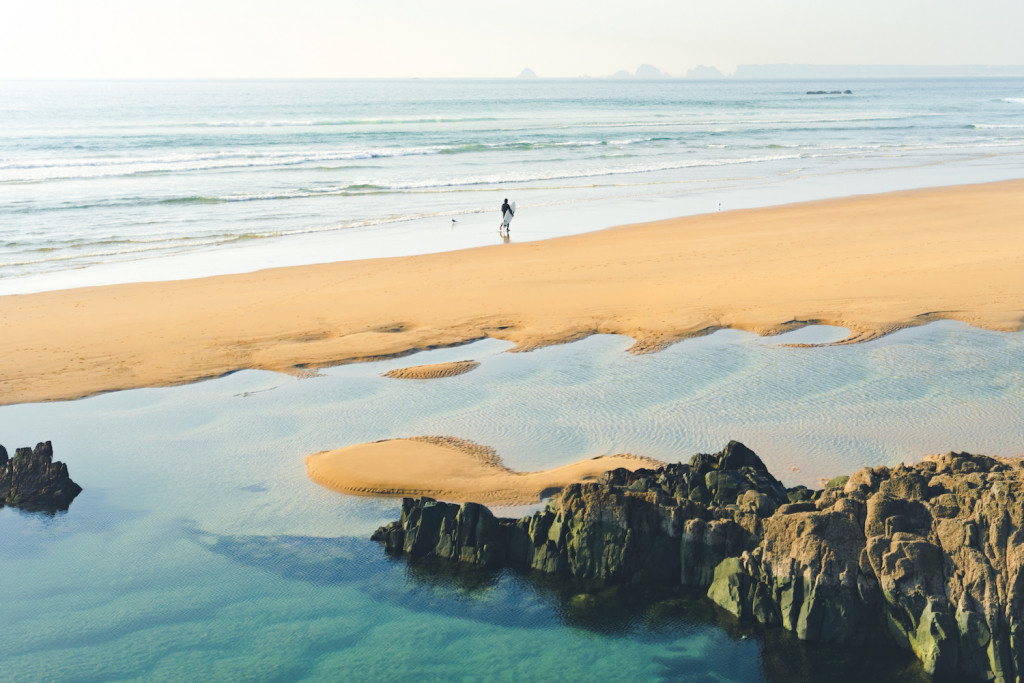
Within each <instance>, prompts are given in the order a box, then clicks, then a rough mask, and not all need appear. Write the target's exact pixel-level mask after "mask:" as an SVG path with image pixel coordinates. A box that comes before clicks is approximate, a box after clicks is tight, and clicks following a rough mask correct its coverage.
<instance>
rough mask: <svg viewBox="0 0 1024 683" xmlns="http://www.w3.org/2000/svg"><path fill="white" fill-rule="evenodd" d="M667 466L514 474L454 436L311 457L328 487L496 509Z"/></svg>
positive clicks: (590, 464) (596, 465)
mask: <svg viewBox="0 0 1024 683" xmlns="http://www.w3.org/2000/svg"><path fill="white" fill-rule="evenodd" d="M661 465H664V463H662V462H660V461H658V460H653V459H651V458H641V457H637V456H634V455H628V454H623V455H611V456H602V457H596V458H590V459H587V460H581V461H579V462H575V463H572V464H569V465H565V466H564V467H557V468H555V469H551V470H545V471H542V472H515V471H513V470H510V469H508V468H507V467H505V466H504V465H503V464H502V462H501V459H500V458H499V457H498V455H497V454H496V453H495V452H494V451H493V450H492V449H490V448H488V447H486V446H481V445H479V444H475V443H472V442H470V441H464V440H461V439H456V438H451V437H417V438H412V439H391V440H388V441H376V442H374V443H364V444H358V445H356V446H349V447H347V448H339V449H337V450H333V451H325V452H323V453H315V454H313V455H310V456H308V457H307V458H306V471H307V473H308V474H309V477H310V478H311V479H312V480H313V481H315V482H317V483H318V484H320V485H321V486H325V487H327V488H329V489H333V490H335V491H339V492H341V493H350V494H355V495H364V496H388V497H401V496H414V497H420V496H430V497H432V498H441V499H444V500H447V501H455V502H466V501H473V502H480V503H488V504H491V505H513V504H519V503H536V502H538V501H540V500H541V499H542V498H544V497H547V496H550V495H551V494H552V493H554V492H555V491H558V490H560V489H562V488H563V487H564V486H566V485H567V484H571V483H573V482H577V481H585V480H590V479H594V478H596V477H597V476H598V475H600V474H601V473H603V472H607V471H608V470H613V469H616V468H619V467H622V468H625V469H628V470H636V469H639V468H652V469H653V468H656V467H659V466H661Z"/></svg>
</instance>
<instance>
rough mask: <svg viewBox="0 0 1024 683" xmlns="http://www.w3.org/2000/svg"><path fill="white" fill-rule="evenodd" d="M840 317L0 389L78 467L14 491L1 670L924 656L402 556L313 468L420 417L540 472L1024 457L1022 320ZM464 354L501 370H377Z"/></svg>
mask: <svg viewBox="0 0 1024 683" xmlns="http://www.w3.org/2000/svg"><path fill="white" fill-rule="evenodd" d="M842 336H843V332H842V331H841V330H835V329H834V328H833V329H828V328H825V329H822V328H815V329H805V330H801V331H798V332H794V333H791V334H790V335H782V336H780V337H774V338H760V337H757V336H756V335H752V334H747V333H742V332H736V331H729V330H725V331H721V332H717V333H715V334H712V335H709V336H707V337H703V338H699V339H693V340H688V341H686V342H683V343H680V344H676V345H674V346H672V347H670V348H668V349H666V350H665V351H662V352H660V353H657V354H652V355H646V356H633V355H630V354H628V353H626V352H625V350H626V349H627V348H628V347H629V346H630V344H631V340H629V339H626V338H623V337H615V336H595V337H591V338H588V339H586V340H583V341H580V342H577V343H573V344H568V345H563V346H556V347H550V348H545V349H541V350H538V351H534V352H531V353H508V352H507V351H508V349H509V346H510V345H509V344H507V343H504V342H501V341H497V340H485V341H482V342H478V343H475V344H472V345H467V346H463V347H457V348H450V349H441V350H435V351H430V352H426V353H421V354H416V355H415V356H410V357H406V358H402V359H395V360H391V361H386V362H379V363H367V364H360V365H348V366H339V367H335V368H329V369H326V370H322V371H320V372H319V373H318V374H317V375H316V376H313V377H308V378H297V377H291V376H284V375H278V374H274V373H269V372H259V371H245V372H238V373H235V374H232V375H229V376H227V377H223V378H220V379H217V380H211V381H207V382H202V383H197V384H192V385H188V386H180V387H169V388H159V389H140V390H133V391H125V392H117V393H112V394H105V395H101V396H96V397H92V398H88V399H83V400H79V401H68V402H59V403H44V404H25V405H16V406H6V407H0V443H2V444H4V445H5V446H6V447H7V448H8V450H12V449H13V448H15V447H18V446H24V445H32V444H35V443H36V442H37V441H40V440H52V441H53V444H54V450H55V457H56V458H57V459H59V460H62V461H64V462H66V463H68V466H69V469H70V472H71V475H72V477H73V478H74V479H75V480H76V481H77V482H78V483H79V484H81V485H82V486H83V487H84V492H83V493H82V494H81V495H80V496H79V497H78V499H76V500H75V502H74V503H73V504H72V506H71V509H70V510H69V511H68V512H67V513H63V514H58V515H55V516H47V515H39V514H26V513H20V512H18V511H16V510H13V509H10V508H7V509H3V510H0V539H3V542H2V544H0V577H2V580H3V584H4V587H5V588H4V601H3V604H4V619H3V620H2V621H0V661H3V663H4V664H3V677H4V678H9V679H10V680H75V681H88V680H130V679H146V680H159V679H173V680H182V679H193V680H194V679H202V680H211V679H224V678H228V679H257V680H277V679H280V680H296V679H313V680H315V679H332V680H333V679H337V678H339V677H342V676H344V677H347V678H349V679H351V680H380V679H383V678H391V679H397V680H407V679H416V680H441V679H445V680H450V679H460V678H462V679H482V678H486V679H496V680H505V679H507V680H555V679H557V680H594V679H602V678H617V679H628V680H666V679H667V680H678V679H686V680H708V681H711V680H715V681H719V680H721V681H750V680H773V681H774V680H779V681H783V680H814V679H816V678H820V677H822V676H824V675H828V676H829V677H831V678H836V679H837V680H858V679H860V678H863V677H865V676H871V677H873V678H876V679H879V680H885V679H887V678H891V679H893V680H896V679H899V678H900V677H905V676H909V675H918V673H919V672H918V670H917V669H916V668H915V667H914V666H913V665H910V664H908V660H907V659H906V658H905V657H902V658H901V657H896V658H895V659H893V660H890V659H887V658H885V657H884V656H882V655H880V654H877V653H873V654H871V655H870V656H860V655H846V654H843V653H838V652H835V651H833V650H831V649H828V648H815V647H811V646H805V645H803V644H799V643H797V642H796V641H794V640H793V639H792V638H790V637H789V636H787V635H786V634H779V633H772V632H769V633H763V632H761V631H758V630H756V629H753V628H750V627H743V626H737V625H736V624H735V623H734V622H733V621H732V620H731V619H730V618H728V617H725V616H722V614H721V613H719V612H717V611H716V610H714V609H712V608H710V607H709V606H708V605H707V604H706V603H703V602H702V601H700V600H695V599H694V598H693V597H692V596H678V595H673V596H651V595H639V594H630V595H628V596H623V595H612V596H610V597H609V599H608V600H607V601H605V602H604V603H602V604H603V605H604V607H603V608H602V610H600V611H598V612H597V613H594V612H593V611H590V612H588V611H587V610H586V609H580V608H578V606H575V603H574V602H573V600H572V594H571V590H570V589H568V588H566V587H565V586H564V585H555V584H547V583H545V582H544V581H537V580H534V579H533V578H531V577H523V576H518V575H515V574H512V573H498V574H493V575H469V574H464V573H458V572H456V573H454V574H449V573H446V572H445V571H443V570H438V569H436V568H435V569H430V568H422V567H421V568H408V567H406V566H405V565H404V563H401V562H393V561H391V560H388V559H386V558H385V557H384V556H383V553H382V551H381V550H380V548H379V547H378V546H377V545H376V544H373V543H371V542H369V541H367V540H366V539H367V537H368V536H369V534H370V533H371V532H372V531H373V529H375V528H376V527H377V526H379V525H380V524H383V523H385V522H387V521H390V520H391V519H393V518H396V517H397V514H398V505H397V501H393V500H381V499H373V498H355V497H346V496H342V495H339V494H336V493H333V492H331V491H327V490H325V489H322V488H320V487H318V486H316V485H314V484H313V483H311V482H310V481H309V480H307V479H306V477H305V469H304V466H303V458H304V456H305V455H307V454H309V453H313V452H316V451H320V450H326V449H331V448H338V447H341V446H345V445H349V444H354V443H359V442H363V441H372V440H377V439H385V438H394V437H404V436H414V435H419V434H443V435H451V436H457V437H460V438H465V439H471V440H474V441H477V442H480V443H483V444H486V445H489V446H493V447H494V448H496V449H497V451H498V453H499V454H500V455H501V456H502V457H503V458H504V460H505V462H506V464H507V465H509V466H510V467H513V468H516V469H520V470H529V469H540V468H548V467H554V466H558V465H561V464H566V463H569V462H572V461H575V460H579V459H581V458H586V457H592V456H594V455H600V454H608V453H617V452H632V453H637V454H641V455H647V456H652V457H656V458H661V459H663V460H669V461H676V460H685V459H688V458H689V457H690V456H691V455H692V454H694V453H696V452H699V451H704V452H713V451H716V450H719V449H720V448H721V447H722V446H723V445H724V444H725V443H726V442H727V441H728V440H729V439H738V440H741V441H743V442H744V443H746V444H747V445H748V446H750V447H751V448H753V449H754V450H755V451H757V452H758V453H759V454H760V455H761V456H762V458H763V459H764V460H765V462H766V464H767V465H768V466H769V468H770V469H771V470H772V471H773V472H774V473H775V474H776V476H778V477H779V478H781V479H782V480H783V481H784V482H785V483H786V484H787V485H794V484H798V483H803V484H816V483H817V481H818V480H819V479H820V478H822V477H831V476H833V475H836V474H845V473H850V472H852V471H854V470H855V469H857V468H859V467H862V466H864V465H878V464H895V463H898V462H901V461H913V460H917V459H920V458H921V457H922V456H924V455H926V454H928V453H934V452H945V451H949V450H968V451H971V452H975V453H985V454H989V455H1019V454H1021V453H1024V420H1021V416H1022V415H1024V333H1012V334H1005V333H994V332H987V331H984V330H977V329H974V328H971V327H968V326H966V325H963V324H959V323H953V322H940V323H934V324H931V325H928V326H925V327H921V328H914V329H908V330H903V331H901V332H898V333H896V334H893V335H890V336H888V337H885V338H883V339H880V340H876V341H872V342H869V343H865V344H859V345H852V346H841V347H814V348H792V347H788V346H785V344H786V343H808V342H811V343H815V342H818V343H820V342H828V341H834V340H835V339H838V338H841V337H842ZM463 359H475V360H478V361H479V362H480V367H479V368H477V369H476V370H473V371H472V372H469V373H467V374H464V375H459V376H456V377H450V378H445V379H439V380H426V381H419V380H401V379H389V378H385V377H382V376H381V374H382V373H384V372H386V371H388V370H391V369H394V368H399V367H405V366H409V365H419V364H427V363H440V362H449V361H456V360H463ZM499 512H501V513H504V514H520V513H523V512H524V509H522V508H515V509H503V510H499ZM567 591H568V592H567ZM837 662H841V663H842V666H841V667H837V666H836V663H837ZM908 666H909V668H907V667H908ZM837 668H838V669H839V670H840V671H839V673H836V670H837ZM844 676H845V677H846V678H845V679H844V678H843V677H844Z"/></svg>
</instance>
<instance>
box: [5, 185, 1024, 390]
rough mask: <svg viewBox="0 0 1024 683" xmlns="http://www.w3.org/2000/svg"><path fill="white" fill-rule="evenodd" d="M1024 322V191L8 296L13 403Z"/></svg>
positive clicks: (909, 198)
mask: <svg viewBox="0 0 1024 683" xmlns="http://www.w3.org/2000/svg"><path fill="white" fill-rule="evenodd" d="M939 318H950V319H955V320H961V321H964V322H967V323H970V324H972V325H977V326H981V327H985V328H990V329H993V330H1019V329H1022V327H1024V181H1020V180H1017V181H1010V182H1001V183H992V184H985V185H976V186H960V187H954V188H936V189H929V190H921V191H912V192H900V193H893V194H885V195H876V196H865V197H852V198H847V199H839V200H829V201H820V202H812V203H806V204H796V205H789V206H782V207H774V208H766V209H757V210H744V211H734V212H725V213H717V214H710V215H704V216H695V217H690V218H682V219H676V220H668V221H660V222H655V223H648V224H643V225H634V226H624V227H619V228H613V229H609V230H604V231H600V232H595V233H589V234H584V235H578V236H572V237H564V238H558V239H552V240H547V241H541V242H533V243H529V242H528V243H514V242H513V243H511V244H496V245H494V246H492V247H483V248H477V249H470V250H465V251H459V252H449V253H441V254H430V255H423V256H414V257H404V258H393V259H377V260H366V261H351V262H340V263H332V264H324V265H311V266H301V267H293V268H281V269H273V270H265V271H260V272H255V273H250V274H244V275H228V276H220V277H212V278H204V279H196V280H183V281H177V282H157V283H144V284H131V285H115V286H110V287H94V288H84V289H75V290H67V291H57V292H43V293H39V294H30V295H19V296H6V297H0V322H2V325H0V329H2V332H0V404H11V403H19V402H26V401H43V400H55V399H71V398H76V397H82V396H88V395H91V394H96V393H99V392H104V391H113V390H118V389H129V388H135V387H144V386H158V385H170V384H179V383H184V382H192V381H195V380H199V379H203V378H209V377H216V376H220V375H223V374H225V373H228V372H232V371H235V370H240V369H245V368H261V369H266V370H276V371H282V372H296V371H301V370H302V369H303V368H311V367H320V366H327V365H331V364H337V363H346V362H354V361H363V360H370V359H379V358H387V357H395V356H400V355H403V354H408V353H411V352H414V351H417V350H422V349H427V348H436V347H441V346H450V345H456V344H462V343H466V342H469V341H472V340H476V339H480V338H482V337H487V336H491V337H497V338H501V339H505V340H509V341H511V342H514V343H515V344H516V345H517V348H518V349H519V350H526V349H531V348H534V347H538V346H541V345H546V344H554V343H559V342H565V341H570V340H575V339H580V338H582V337H585V336H587V335H591V334H595V333H611V334H624V335H629V336H630V337H632V338H633V339H634V340H635V341H636V343H635V345H634V346H633V349H632V350H633V351H636V352H645V351H654V350H658V349H660V348H663V347H664V346H665V345H667V344H670V343H672V342H674V341H676V340H679V339H682V338H685V337H688V336H693V335H700V334H705V333H707V332H709V331H712V330H715V329H719V328H723V327H734V328H739V329H744V330H750V331H754V332H757V333H760V334H774V333H779V332H783V331H786V330H790V329H793V328H795V327H799V326H802V325H804V324H810V323H821V324H829V325H838V326H842V327H846V328H848V329H850V330H851V336H850V337H849V339H848V341H851V342H852V341H863V340H867V339H871V338H874V337H877V336H879V335H881V334H885V333H887V332H891V331H893V330H895V329H898V328H901V327H904V326H908V325H915V324H921V323H925V322H929V321H932V320H935V319H939Z"/></svg>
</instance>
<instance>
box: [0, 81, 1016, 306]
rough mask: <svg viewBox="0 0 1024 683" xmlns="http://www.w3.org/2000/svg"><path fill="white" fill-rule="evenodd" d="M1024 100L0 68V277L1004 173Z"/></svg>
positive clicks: (233, 258) (124, 269) (142, 268)
mask: <svg viewBox="0 0 1024 683" xmlns="http://www.w3.org/2000/svg"><path fill="white" fill-rule="evenodd" d="M835 88H841V89H846V88H850V89H852V90H853V94H852V95H844V96H813V95H806V94H805V93H806V91H807V90H819V89H828V90H831V89H835ZM1022 121H1024V79H1020V78H1016V79H1015V78H1005V79H1003V78H994V79H974V80H956V79H952V80H947V79H920V80H858V81H853V82H844V83H824V82H819V81H806V82H804V81H733V80H727V81H721V82H707V81H703V82H700V81H687V80H681V79H676V80H672V79H670V80H661V81H623V80H601V79H596V80H588V79H574V80H547V79H538V80H531V81H520V80H494V81H472V80H470V81H466V80H460V81H431V80H415V81H223V82H221V81H43V82H31V81H6V82H0V293H14V292H21V291H37V290H42V289H53V288H58V287H69V286H82V285H86V284H95V283H102V282H115V281H120V282H123V281H133V280H139V279H167V278H180V277H186V276H193V275H204V274H214V273H221V272H239V271H245V270H256V269H259V268H263V267H267V266H271V265H285V264H298V263H309V262H320V261H325V260H342V259H351V258H365V257H369V256H387V255H396V254H406V253H418V252H424V251H445V250H450V249H455V248H459V247H466V246H476V245H480V244H490V243H494V242H496V241H497V237H496V231H495V227H496V226H497V223H498V221H499V215H498V208H499V206H500V205H501V201H502V199H504V198H505V197H510V198H511V199H513V200H516V201H517V202H518V205H519V209H520V211H519V214H518V215H517V218H516V220H515V224H514V227H513V238H514V239H516V240H526V239H529V240H532V239H541V238H546V237H552V236H556V235H560V234H567V233H573V232H582V231H586V230H593V229H597V228H602V227H607V226H610V225H616V224H621V223H626V222H636V221H640V220H648V219H654V218H666V217H671V216H678V215H685V214H694V213H704V212H710V211H716V210H718V208H719V206H721V207H722V208H724V209H726V210H728V209H734V208H745V207H751V206H764V205H769V204H780V203H785V202H791V201H798V200H803V199H814V198H820V197H828V196H842V195H850V194H858V193H867V192H883V191H887V190H896V189H905V188H910V187H922V186H937V185H948V184H958V183H970V182H982V181H988V180H998V179H1006V178H1015V177H1019V175H1020V169H1021V168H1022V167H1024V123H1022ZM453 218H454V219H456V223H454V224H453V223H452V222H451V220H452V219H453Z"/></svg>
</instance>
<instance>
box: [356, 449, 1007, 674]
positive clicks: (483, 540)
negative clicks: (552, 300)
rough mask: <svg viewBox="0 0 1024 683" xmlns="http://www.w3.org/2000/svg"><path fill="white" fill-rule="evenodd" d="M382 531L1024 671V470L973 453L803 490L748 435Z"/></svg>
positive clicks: (487, 559)
mask: <svg viewBox="0 0 1024 683" xmlns="http://www.w3.org/2000/svg"><path fill="white" fill-rule="evenodd" d="M374 539H375V540H378V541H381V542H383V543H384V545H385V548H386V550H387V551H388V552H389V553H393V554H400V555H405V556H406V557H408V558H410V559H411V560H417V559H420V558H440V559H446V560H454V561H458V562H463V563H469V564H471V565H475V566H480V567H513V568H519V569H524V570H525V569H529V570H537V571H540V572H545V573H549V574H555V575H559V576H563V577H566V578H569V579H574V580H577V581H580V582H584V583H586V582H596V583H598V584H618V583H633V584H636V583H645V584H646V583H664V584H667V585H680V584H681V585H685V586H692V587H699V588H701V589H706V590H707V595H708V597H710V598H711V599H712V600H713V601H714V602H715V603H717V604H718V605H720V606H721V607H723V608H724V609H726V610H728V611H729V612H731V613H733V614H734V615H735V616H736V617H738V618H739V619H741V620H756V621H759V622H761V623H763V624H765V625H769V626H778V627H781V628H784V629H787V630H789V631H792V632H793V633H795V634H796V635H797V636H798V637H799V638H801V639H803V640H808V641H817V642H826V643H835V644H851V645H853V644H857V645H860V644H865V643H871V642H890V643H894V644H896V645H898V646H900V647H902V648H904V649H909V650H912V651H913V652H914V653H915V654H916V656H917V657H918V658H919V659H920V660H921V662H922V663H923V665H924V667H925V669H926V670H927V671H929V672H932V673H935V674H938V675H940V676H941V675H948V676H959V677H962V678H968V679H979V680H999V681H1019V680H1021V676H1022V674H1024V465H1022V461H1019V460H1016V459H1002V458H990V457H985V456H975V455H969V454H966V453H949V454H946V455H943V456H937V457H930V458H928V459H926V460H925V461H923V462H921V463H918V464H916V465H913V466H910V467H908V466H903V465H901V466H898V467H895V468H888V467H876V468H865V469H862V470H860V471H858V472H856V473H855V474H853V475H851V476H849V477H837V478H836V479H833V480H832V481H830V482H829V484H828V485H827V486H826V488H825V489H823V490H820V491H812V490H809V489H806V488H804V487H794V488H789V489H787V488H785V487H784V486H783V485H782V484H781V483H780V482H779V481H778V480H777V479H775V478H774V477H773V476H772V475H771V474H770V473H769V472H768V470H767V468H765V466H764V464H763V463H762V462H761V460H760V459H759V458H758V457H757V456H756V455H755V454H754V453H753V452H752V451H750V450H749V449H747V448H746V447H745V446H743V445H742V444H739V443H737V442H732V443H730V444H729V445H728V446H727V447H726V448H725V449H724V450H723V451H722V452H720V453H717V454H714V455H706V454H700V455H696V456H694V457H693V458H692V459H691V460H690V462H689V464H685V465H684V464H677V465H669V466H666V467H664V468H660V469H658V470H638V471H636V472H627V471H625V470H614V471H612V472H608V473H607V474H605V475H604V477H603V478H602V480H601V481H600V482H598V483H584V484H574V485H572V486H569V487H567V488H566V489H564V490H563V491H562V492H561V494H559V496H558V497H556V498H555V499H553V500H552V501H551V503H549V505H548V506H547V508H546V509H545V510H543V511H540V512H537V513H535V514H533V515H531V516H529V517H524V518H522V519H519V520H512V519H500V518H496V517H494V516H493V515H492V514H491V513H490V511H488V510H487V509H486V508H484V507H482V506H480V505H476V504H472V503H467V504H464V505H461V506H459V505H453V504H448V503H442V502H438V501H434V500H431V499H419V500H413V499H406V500H404V501H403V505H402V515H401V519H400V520H399V521H398V522H395V523H392V524H390V525H388V526H386V527H382V528H381V529H379V530H378V531H377V532H376V534H375V535H374Z"/></svg>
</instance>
